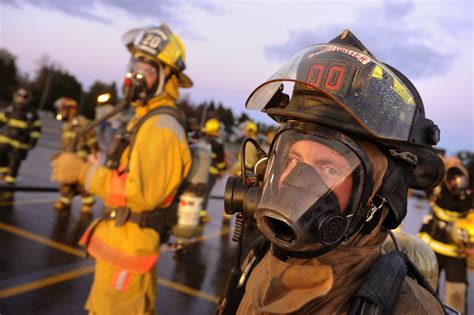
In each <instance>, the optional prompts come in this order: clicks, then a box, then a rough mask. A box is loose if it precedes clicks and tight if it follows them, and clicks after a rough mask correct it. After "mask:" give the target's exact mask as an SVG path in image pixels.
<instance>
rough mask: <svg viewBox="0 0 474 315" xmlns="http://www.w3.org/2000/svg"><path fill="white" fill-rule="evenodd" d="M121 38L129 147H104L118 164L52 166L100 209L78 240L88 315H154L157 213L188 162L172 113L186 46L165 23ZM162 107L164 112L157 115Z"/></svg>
mask: <svg viewBox="0 0 474 315" xmlns="http://www.w3.org/2000/svg"><path fill="white" fill-rule="evenodd" d="M123 40H124V41H125V42H126V44H127V47H128V49H129V50H130V52H131V53H132V62H131V71H130V73H128V74H127V79H129V80H132V82H134V83H133V84H134V86H133V91H134V94H133V95H132V97H131V99H132V100H134V103H132V104H133V105H134V106H135V107H136V108H135V116H134V117H133V119H132V120H131V121H130V123H129V125H128V127H127V130H128V131H129V133H128V135H129V136H130V137H129V139H128V140H129V142H128V143H129V144H128V145H125V149H124V150H122V152H121V153H120V152H117V151H115V153H114V154H112V152H111V150H109V157H108V159H109V160H110V159H112V158H113V156H115V157H117V159H118V162H119V163H116V164H117V165H116V167H110V168H107V167H103V166H92V165H90V164H88V163H84V162H83V161H82V160H81V159H80V158H79V157H77V156H76V155H72V154H63V155H61V156H60V157H59V158H58V159H57V160H56V161H54V162H53V174H52V177H53V178H54V179H56V180H59V181H61V182H62V181H65V180H66V179H69V180H71V179H72V178H74V180H77V179H79V181H80V182H82V183H84V186H85V188H86V189H87V190H88V191H90V192H91V193H93V194H95V195H96V196H98V197H99V198H101V199H102V200H103V201H104V203H105V205H106V208H105V211H104V215H103V217H102V218H100V219H99V220H96V221H95V222H93V223H92V225H91V226H90V228H89V229H88V230H87V231H86V233H85V234H84V236H83V238H82V240H81V242H82V244H84V245H85V246H86V248H87V251H88V253H89V254H90V255H91V256H92V257H94V258H95V260H96V269H95V275H94V283H93V286H92V289H91V292H90V294H89V297H88V299H87V303H86V306H85V308H86V309H87V310H88V311H89V312H90V314H101V315H102V314H130V315H132V314H153V313H154V312H155V299H156V283H157V276H156V271H155V264H156V262H157V260H158V257H159V247H160V233H159V232H160V229H159V226H160V223H162V220H161V219H162V218H160V214H162V213H165V212H166V210H167V209H168V207H169V206H170V205H171V203H172V202H173V199H174V197H175V195H176V193H177V190H178V188H179V186H180V184H181V182H182V181H183V179H184V178H185V177H186V175H187V173H188V171H189V169H190V165H191V155H190V151H189V148H188V144H187V140H186V133H185V130H184V128H183V126H182V124H181V123H180V120H179V118H178V116H177V115H174V114H173V113H176V112H177V109H176V106H175V102H176V100H177V99H178V97H179V92H178V88H179V87H191V86H192V82H191V80H190V79H189V78H188V77H187V76H186V75H184V73H183V72H182V71H183V70H184V68H185V64H184V62H185V56H184V45H183V44H182V42H181V41H180V40H179V38H178V37H177V36H176V35H174V34H173V33H172V32H171V30H170V29H169V28H168V27H167V26H166V25H161V26H159V27H152V28H148V29H135V30H132V31H130V32H128V33H126V34H125V35H124V37H123ZM137 40H138V41H137ZM126 82H127V81H126ZM128 82H130V81H128ZM124 86H125V84H124ZM128 87H130V86H129V85H128ZM128 91H130V90H128ZM125 94H126V93H125ZM162 109H168V113H163V112H161V113H159V111H160V110H162ZM157 112H158V114H156V115H154V114H153V113H157ZM116 147H120V146H116ZM109 149H110V148H109ZM117 153H118V154H117ZM108 162H109V161H108ZM107 165H114V163H107ZM71 170H74V174H72V173H73V172H71ZM153 218H155V220H153ZM156 218H158V219H157V220H156Z"/></svg>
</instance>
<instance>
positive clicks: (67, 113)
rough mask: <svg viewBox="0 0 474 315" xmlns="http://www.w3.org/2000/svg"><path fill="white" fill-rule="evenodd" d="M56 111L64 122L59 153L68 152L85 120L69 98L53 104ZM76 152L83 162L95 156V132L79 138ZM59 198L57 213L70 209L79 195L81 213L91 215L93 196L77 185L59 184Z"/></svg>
mask: <svg viewBox="0 0 474 315" xmlns="http://www.w3.org/2000/svg"><path fill="white" fill-rule="evenodd" d="M54 105H55V107H56V109H57V115H56V119H57V120H60V121H64V122H65V123H64V125H63V128H62V132H61V148H60V149H61V151H68V150H69V149H70V148H71V145H72V143H73V141H74V139H75V138H76V135H77V132H78V131H79V130H80V129H81V128H82V127H84V126H85V125H87V123H88V122H89V121H88V120H87V118H85V117H84V116H82V115H77V102H76V101H75V100H74V99H72V98H70V97H61V98H60V99H58V100H57V101H56V102H55V103H54ZM78 149H79V150H78V151H77V152H76V153H77V155H79V156H80V157H81V158H82V159H83V160H84V161H87V158H88V156H89V155H90V154H97V152H98V149H99V147H98V145H97V138H96V134H95V131H93V130H92V131H90V132H89V133H88V134H87V135H86V136H85V137H83V138H81V139H80V140H79V143H78ZM59 192H60V194H61V196H60V197H59V199H58V200H56V202H55V203H54V209H56V210H58V211H63V210H64V211H67V210H69V209H70V208H71V203H72V198H73V197H74V196H76V195H78V194H80V195H81V201H82V206H81V213H84V214H89V213H91V209H92V206H93V205H94V203H95V199H94V196H93V195H91V194H90V193H88V192H87V191H85V189H84V187H82V186H81V185H79V184H78V183H72V184H66V183H61V186H60V188H59Z"/></svg>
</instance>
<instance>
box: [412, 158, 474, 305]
mask: <svg viewBox="0 0 474 315" xmlns="http://www.w3.org/2000/svg"><path fill="white" fill-rule="evenodd" d="M445 168H446V175H445V178H444V180H443V182H442V183H441V185H439V186H438V187H436V188H435V189H434V190H433V192H432V194H431V196H430V206H431V210H432V211H431V213H429V214H427V215H426V216H425V218H424V219H423V226H422V227H421V230H420V232H419V234H418V237H419V238H421V240H423V241H424V242H425V243H427V244H428V245H429V246H430V247H431V249H432V250H433V251H434V252H435V253H436V258H437V259H438V265H439V272H440V273H441V271H442V270H444V271H445V277H446V282H445V286H444V302H445V303H446V304H447V305H449V306H451V307H453V308H455V309H457V310H459V311H460V312H462V313H467V309H466V296H467V292H468V281H467V264H466V258H468V257H467V256H468V249H469V246H471V247H472V246H473V245H474V240H470V239H469V238H470V237H469V233H466V232H468V230H469V229H468V230H461V231H466V232H465V233H464V234H465V235H459V233H458V230H459V228H458V227H457V225H458V224H459V223H461V222H462V221H465V220H466V218H467V216H468V214H469V212H470V211H471V212H472V211H474V210H473V209H474V203H473V201H474V200H473V195H472V187H469V186H470V180H469V177H470V176H469V175H470V174H469V173H468V171H467V170H466V168H465V167H464V166H463V165H462V163H461V161H460V160H459V159H458V158H457V157H454V156H453V157H448V158H446V160H445ZM470 226H471V228H470V229H471V230H474V226H473V225H472V223H471V225H470ZM471 233H472V232H471ZM473 235H474V234H473ZM458 236H460V237H458ZM466 237H467V239H465V240H463V238H466ZM471 255H473V253H471Z"/></svg>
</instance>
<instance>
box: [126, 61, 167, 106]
mask: <svg viewBox="0 0 474 315" xmlns="http://www.w3.org/2000/svg"><path fill="white" fill-rule="evenodd" d="M164 84H165V71H164V68H163V66H162V65H161V64H160V63H152V62H148V61H145V60H143V59H142V58H132V59H131V61H130V64H129V69H128V72H127V74H126V77H125V81H124V87H123V89H124V92H123V94H124V95H125V97H126V98H128V99H129V100H131V101H133V102H136V101H139V102H142V103H146V102H147V101H148V100H150V99H151V98H153V97H154V96H157V95H161V94H162V93H163V90H164Z"/></svg>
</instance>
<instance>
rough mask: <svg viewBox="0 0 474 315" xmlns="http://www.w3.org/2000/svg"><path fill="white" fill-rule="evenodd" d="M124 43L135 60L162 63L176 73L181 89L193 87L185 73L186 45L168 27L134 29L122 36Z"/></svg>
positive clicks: (163, 25) (164, 25)
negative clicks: (143, 59)
mask: <svg viewBox="0 0 474 315" xmlns="http://www.w3.org/2000/svg"><path fill="white" fill-rule="evenodd" d="M122 41H123V42H124V43H125V45H126V46H127V48H128V50H129V51H130V52H131V53H132V55H133V57H134V58H139V57H142V58H149V59H151V60H152V61H155V62H156V61H159V62H162V63H164V64H165V65H168V66H169V67H170V68H171V69H172V70H173V71H174V73H175V75H176V76H177V78H178V83H179V86H180V87H183V88H190V87H192V86H193V82H192V81H191V79H190V78H189V77H188V76H187V75H186V74H184V73H183V71H184V69H185V68H186V65H185V61H186V56H185V48H184V44H183V42H182V41H181V40H180V39H179V37H178V36H176V35H175V34H173V33H172V32H171V30H170V28H169V27H168V25H166V24H162V25H160V26H157V27H156V26H155V27H148V28H137V29H132V30H130V31H128V32H127V33H125V34H124V35H123V36H122Z"/></svg>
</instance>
